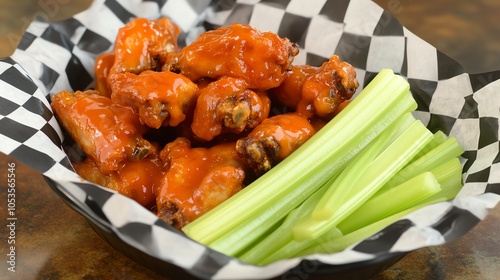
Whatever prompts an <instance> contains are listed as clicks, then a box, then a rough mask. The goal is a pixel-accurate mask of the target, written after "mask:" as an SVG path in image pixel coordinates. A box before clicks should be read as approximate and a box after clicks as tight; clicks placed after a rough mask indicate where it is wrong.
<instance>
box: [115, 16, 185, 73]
mask: <svg viewBox="0 0 500 280" xmlns="http://www.w3.org/2000/svg"><path fill="white" fill-rule="evenodd" d="M179 34H180V29H179V27H178V26H177V25H176V24H175V23H173V22H172V21H170V20H169V19H167V18H161V19H158V20H148V19H145V18H136V19H132V20H131V21H130V22H129V23H127V24H126V25H125V26H124V27H122V28H120V30H119V31H118V35H117V36H116V40H115V48H114V53H115V60H114V64H113V68H112V69H111V72H112V73H124V72H131V73H135V74H139V73H140V72H142V71H144V70H160V69H161V67H162V66H163V65H164V64H165V63H166V62H167V58H168V54H169V53H171V52H173V51H177V50H178V49H179V47H178V45H177V37H178V36H179Z"/></svg>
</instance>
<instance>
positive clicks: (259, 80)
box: [167, 24, 299, 90]
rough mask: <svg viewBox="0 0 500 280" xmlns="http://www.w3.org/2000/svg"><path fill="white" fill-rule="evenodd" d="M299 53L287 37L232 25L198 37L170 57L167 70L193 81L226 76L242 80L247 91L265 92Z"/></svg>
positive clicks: (279, 79)
mask: <svg viewBox="0 0 500 280" xmlns="http://www.w3.org/2000/svg"><path fill="white" fill-rule="evenodd" d="M298 52H299V49H298V46H297V45H296V44H293V43H291V42H290V40H288V39H287V38H280V37H279V36H278V35H276V34H274V33H271V32H261V31H259V30H257V29H255V28H253V27H251V26H249V25H244V24H232V25H229V26H226V27H220V28H217V29H215V30H211V31H207V32H205V33H203V34H201V35H200V36H199V37H198V38H197V39H196V40H195V41H194V42H192V43H191V44H190V45H188V46H186V47H184V48H182V49H181V50H180V51H179V52H178V53H176V54H173V55H172V59H171V60H170V62H169V64H167V67H168V68H169V69H171V70H172V71H180V73H182V74H184V75H186V76H187V77H188V78H190V79H191V80H193V81H197V80H198V79H200V78H203V77H209V78H214V79H216V78H219V77H224V76H228V77H234V78H240V79H244V80H245V81H246V82H247V85H248V88H251V89H258V90H267V89H270V88H274V87H277V86H279V85H280V84H281V82H282V81H283V80H284V78H285V73H286V72H287V71H288V70H289V69H290V66H291V63H292V61H293V58H294V57H295V56H296V55H297V54H298Z"/></svg>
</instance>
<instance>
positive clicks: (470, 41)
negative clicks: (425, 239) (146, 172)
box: [0, 0, 500, 280]
mask: <svg viewBox="0 0 500 280" xmlns="http://www.w3.org/2000/svg"><path fill="white" fill-rule="evenodd" d="M375 2H377V3H379V4H380V5H381V6H382V7H384V8H386V9H387V10H388V11H390V12H391V13H392V14H393V15H394V16H396V17H397V18H398V19H399V20H400V21H401V22H402V23H403V24H404V25H405V26H406V27H408V28H409V29H410V30H411V31H413V32H414V33H416V34H417V35H418V36H420V37H421V38H423V39H425V40H426V41H428V42H430V43H431V44H433V45H434V46H436V47H437V48H438V49H440V50H441V51H443V52H444V53H446V54H448V55H449V56H451V57H453V58H454V59H456V60H457V61H459V62H460V63H462V65H464V67H465V68H466V70H467V71H469V72H476V73H477V72H486V71H491V70H498V69H500V29H499V28H500V25H498V24H497V22H496V17H497V15H498V14H499V13H500V1H496V0H483V1H466V0H455V1H452V0H447V1H445V0H440V1H436V0H434V1H430V0H413V1H412V0H377V1H375ZM8 163H15V173H16V216H17V219H18V220H17V223H16V230H15V234H16V236H15V240H16V272H15V274H14V273H10V272H7V263H6V254H8V252H7V249H8V244H7V242H8V238H7V237H8V234H9V232H8V228H7V227H6V226H2V227H1V228H2V229H1V230H0V237H1V238H0V240H1V241H0V242H1V245H0V248H1V251H0V252H1V257H0V260H1V261H0V269H1V272H0V279H5V278H6V276H7V279H164V278H162V277H161V276H160V275H158V274H156V273H155V272H152V271H150V270H148V269H146V268H144V267H142V266H140V265H138V264H136V263H134V262H133V261H131V260H129V259H128V258H127V257H125V256H123V255H121V254H120V253H119V252H117V251H116V250H115V249H113V248H112V247H111V246H110V245H109V244H108V243H106V242H105V241H104V240H103V239H101V238H100V237H99V236H98V235H97V234H96V233H95V232H94V231H93V230H92V228H91V227H90V226H89V224H88V223H87V221H86V220H85V219H84V218H83V217H82V216H80V215H79V214H78V213H76V212H75V211H73V210H72V209H71V208H70V207H69V206H67V205H66V204H65V203H64V202H63V201H62V200H61V199H60V198H59V197H58V196H57V195H56V194H55V193H54V192H53V191H52V190H51V189H50V187H49V186H48V185H47V184H46V182H45V181H44V180H43V178H42V176H41V175H40V174H38V173H37V172H35V171H33V170H32V169H30V168H29V167H26V166H24V165H23V164H21V163H19V162H17V161H16V160H14V159H12V158H10V157H8V156H5V155H3V154H0V199H1V202H0V217H2V220H3V221H4V222H5V221H6V218H5V217H6V213H7V209H6V208H7V206H6V203H5V202H6V201H7V173H8ZM499 252H500V206H497V207H496V208H495V209H494V210H493V211H492V212H491V213H490V215H489V216H488V217H487V218H486V219H485V220H484V221H482V222H481V223H480V224H479V225H477V226H476V227H475V228H473V229H472V230H471V231H470V232H469V233H467V234H466V235H465V236H463V237H462V238H460V239H459V240H457V241H454V242H451V243H448V244H445V245H442V246H436V247H431V248H423V249H420V250H417V251H414V252H411V253H410V254H408V255H406V256H405V257H404V258H402V259H401V260H400V261H398V262H397V263H396V264H394V265H393V266H391V267H389V268H388V269H386V270H385V271H384V272H382V273H380V274H378V275H376V276H374V277H373V279H376V280H381V279H497V278H498V276H497V275H498V274H499V272H500V266H499V264H500V253H499ZM8 273H9V274H8ZM12 276H14V278H11V277H12Z"/></svg>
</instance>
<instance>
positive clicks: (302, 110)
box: [273, 55, 359, 119]
mask: <svg viewBox="0 0 500 280" xmlns="http://www.w3.org/2000/svg"><path fill="white" fill-rule="evenodd" d="M358 86H359V84H358V81H357V80H356V72H355V70H354V67H353V66H352V65H350V64H348V63H346V62H341V61H340V60H339V57H338V56H336V55H334V56H332V57H331V58H330V60H329V61H327V62H325V63H323V64H322V65H321V67H312V66H306V65H303V66H293V67H292V72H291V73H290V74H289V76H288V77H287V79H286V80H285V81H284V82H283V83H282V84H281V85H280V86H279V87H277V88H275V89H273V98H275V99H276V100H277V101H278V102H280V103H283V104H285V105H287V106H289V107H291V108H294V109H296V111H297V112H298V113H299V114H301V115H303V116H305V117H307V118H312V117H314V116H318V117H320V118H323V119H331V118H332V117H333V113H334V112H335V110H336V109H337V107H338V106H339V104H341V103H342V102H344V101H346V100H349V99H350V98H351V97H352V96H353V94H354V93H355V92H356V89H357V88H358Z"/></svg>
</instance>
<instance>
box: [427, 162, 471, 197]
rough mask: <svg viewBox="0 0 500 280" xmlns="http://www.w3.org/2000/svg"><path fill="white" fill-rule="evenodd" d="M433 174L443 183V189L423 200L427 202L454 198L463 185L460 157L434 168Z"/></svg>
mask: <svg viewBox="0 0 500 280" xmlns="http://www.w3.org/2000/svg"><path fill="white" fill-rule="evenodd" d="M431 172H432V174H434V176H435V177H436V179H437V180H438V182H439V184H440V185H441V191H440V192H438V193H437V194H435V195H432V196H431V197H429V198H427V199H425V200H424V201H422V203H425V204H431V203H436V202H439V201H444V200H451V199H454V198H455V197H456V196H457V194H458V192H460V190H461V189H462V187H463V183H462V165H461V163H460V160H459V159H458V158H454V159H451V160H449V161H447V162H446V163H444V164H442V165H440V166H438V167H436V168H434V169H433V170H432V171H431Z"/></svg>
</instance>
